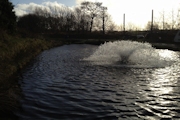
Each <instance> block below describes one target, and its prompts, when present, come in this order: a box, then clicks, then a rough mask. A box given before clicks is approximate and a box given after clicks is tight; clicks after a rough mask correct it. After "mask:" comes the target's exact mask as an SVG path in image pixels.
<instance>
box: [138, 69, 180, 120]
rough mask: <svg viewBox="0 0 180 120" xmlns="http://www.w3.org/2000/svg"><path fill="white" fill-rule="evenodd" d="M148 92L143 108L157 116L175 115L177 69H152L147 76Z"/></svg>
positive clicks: (167, 116) (177, 106) (176, 107)
mask: <svg viewBox="0 0 180 120" xmlns="http://www.w3.org/2000/svg"><path fill="white" fill-rule="evenodd" d="M148 80H149V82H148V84H147V89H148V92H147V93H146V94H145V96H144V97H146V98H145V99H147V100H151V101H148V102H146V103H145V104H144V105H141V107H142V106H143V109H145V110H147V111H148V112H150V113H151V114H153V115H154V116H156V117H158V118H168V119H171V118H173V117H177V116H178V115H177V114H178V113H177V110H178V109H179V107H180V106H179V104H178V101H176V98H178V95H176V94H175V88H176V87H178V86H177V82H178V75H177V70H175V68H174V67H172V66H171V67H166V68H159V69H155V70H154V71H152V73H151V76H150V77H149V78H148Z"/></svg>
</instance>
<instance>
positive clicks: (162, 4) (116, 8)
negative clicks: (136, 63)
mask: <svg viewBox="0 0 180 120" xmlns="http://www.w3.org/2000/svg"><path fill="white" fill-rule="evenodd" d="M10 1H11V2H12V3H13V4H14V5H15V11H16V14H17V15H23V14H26V13H27V12H29V11H30V10H32V9H33V8H34V7H36V6H43V7H48V6H56V7H57V6H58V7H60V6H62V5H65V6H68V7H75V6H77V5H79V4H80V3H81V2H82V1H85V0H10ZM86 1H93V2H102V3H103V6H106V7H108V12H109V14H110V15H111V16H112V18H113V20H114V22H115V23H116V24H117V25H121V24H122V23H123V14H124V13H125V14H126V24H135V25H136V26H139V27H144V26H145V24H147V22H148V21H150V20H151V13H152V9H153V10H154V19H155V20H156V21H160V18H162V17H161V16H162V13H163V11H164V15H165V19H166V20H169V21H171V20H170V19H171V18H172V13H173V19H174V20H176V19H177V15H178V9H179V8H180V0H86ZM179 14H180V13H179Z"/></svg>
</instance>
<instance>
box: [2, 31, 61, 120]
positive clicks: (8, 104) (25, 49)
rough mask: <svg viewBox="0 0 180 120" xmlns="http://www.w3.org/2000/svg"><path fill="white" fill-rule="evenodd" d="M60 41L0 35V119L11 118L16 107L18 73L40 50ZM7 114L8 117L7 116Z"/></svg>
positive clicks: (55, 44)
mask: <svg viewBox="0 0 180 120" xmlns="http://www.w3.org/2000/svg"><path fill="white" fill-rule="evenodd" d="M61 44H62V43H61V42H60V41H54V40H44V39H33V38H21V37H18V36H10V35H7V34H5V33H4V34H2V35H1V36H0V119H10V118H13V119H15V118H14V117H15V116H13V111H14V110H15V109H17V108H18V101H17V100H18V97H19V96H18V92H19V91H20V89H19V86H18V75H19V73H20V71H21V70H22V69H23V68H24V67H25V66H26V65H27V64H28V63H29V62H30V61H31V60H32V59H33V58H35V57H36V56H37V55H38V54H39V53H40V52H42V51H43V50H46V49H49V48H51V47H54V46H57V45H61ZM7 116H8V118H7Z"/></svg>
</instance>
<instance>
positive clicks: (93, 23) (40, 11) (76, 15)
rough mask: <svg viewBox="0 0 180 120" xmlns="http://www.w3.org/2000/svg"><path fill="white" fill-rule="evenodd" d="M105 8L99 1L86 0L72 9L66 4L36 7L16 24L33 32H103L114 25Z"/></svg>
mask: <svg viewBox="0 0 180 120" xmlns="http://www.w3.org/2000/svg"><path fill="white" fill-rule="evenodd" d="M107 9H108V8H107V7H105V6H102V3H100V2H87V1H86V2H82V3H81V5H80V6H79V7H76V8H74V9H71V8H69V7H66V6H63V7H61V8H56V7H54V8H51V9H50V10H48V9H45V8H38V7H37V8H36V9H35V10H34V11H33V12H32V13H30V14H27V15H24V16H21V17H19V18H18V22H17V25H18V27H19V28H20V29H21V30H27V31H31V32H33V33H58V32H61V33H63V32H76V33H87V32H88V33H91V32H92V31H101V32H102V34H105V32H106V31H109V30H112V29H113V28H112V26H114V23H113V22H112V19H111V17H110V15H109V14H108V13H107Z"/></svg>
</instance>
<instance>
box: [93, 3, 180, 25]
mask: <svg viewBox="0 0 180 120" xmlns="http://www.w3.org/2000/svg"><path fill="white" fill-rule="evenodd" d="M97 1H99V2H103V5H105V6H107V7H108V12H109V13H110V15H111V16H112V18H113V20H114V22H115V23H116V24H117V25H122V24H123V14H125V20H126V22H125V23H126V25H128V23H133V24H134V25H136V26H139V27H142V26H143V27H145V25H147V23H148V22H149V21H151V17H152V10H153V14H154V21H156V22H157V21H158V20H160V19H161V16H162V13H163V12H164V14H165V15H166V16H172V15H171V14H172V11H173V14H174V16H177V12H178V9H179V8H178V7H180V6H179V3H180V1H178V0H171V1H170V0H111V1H109V0H97ZM167 20H169V18H168V19H167Z"/></svg>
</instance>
